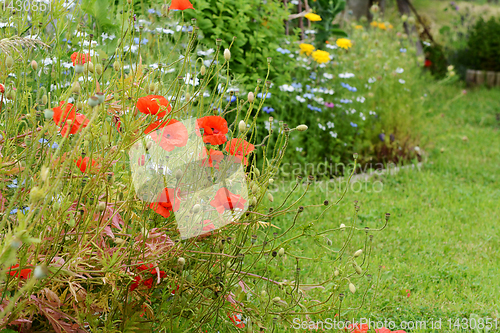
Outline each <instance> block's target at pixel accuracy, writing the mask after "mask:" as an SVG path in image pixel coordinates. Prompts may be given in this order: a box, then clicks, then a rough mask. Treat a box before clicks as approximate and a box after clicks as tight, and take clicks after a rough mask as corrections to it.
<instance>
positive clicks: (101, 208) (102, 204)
mask: <svg viewBox="0 0 500 333" xmlns="http://www.w3.org/2000/svg"><path fill="white" fill-rule="evenodd" d="M105 209H106V203H105V202H104V201H101V202H99V204H98V205H97V210H98V211H99V212H104V210H105Z"/></svg>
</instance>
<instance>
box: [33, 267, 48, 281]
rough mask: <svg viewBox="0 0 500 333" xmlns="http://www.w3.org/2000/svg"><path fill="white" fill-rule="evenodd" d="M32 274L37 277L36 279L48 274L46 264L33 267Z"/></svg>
mask: <svg viewBox="0 0 500 333" xmlns="http://www.w3.org/2000/svg"><path fill="white" fill-rule="evenodd" d="M33 274H34V276H35V278H37V279H38V280H41V279H43V278H44V277H46V276H47V275H48V274H49V270H48V269H47V266H45V265H38V266H36V267H35V270H34V272H33Z"/></svg>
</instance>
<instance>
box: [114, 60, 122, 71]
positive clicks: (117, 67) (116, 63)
mask: <svg viewBox="0 0 500 333" xmlns="http://www.w3.org/2000/svg"><path fill="white" fill-rule="evenodd" d="M121 68H122V66H121V64H120V62H119V61H115V62H114V63H113V69H114V70H115V71H117V72H118V71H119V70H120V69H121Z"/></svg>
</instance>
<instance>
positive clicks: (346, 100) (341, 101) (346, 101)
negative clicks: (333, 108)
mask: <svg viewBox="0 0 500 333" xmlns="http://www.w3.org/2000/svg"><path fill="white" fill-rule="evenodd" d="M340 103H344V104H348V103H352V101H351V100H350V99H346V98H342V99H341V100H340Z"/></svg>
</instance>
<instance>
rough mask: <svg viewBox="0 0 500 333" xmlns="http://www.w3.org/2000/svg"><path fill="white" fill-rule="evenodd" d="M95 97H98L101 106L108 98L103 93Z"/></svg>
mask: <svg viewBox="0 0 500 333" xmlns="http://www.w3.org/2000/svg"><path fill="white" fill-rule="evenodd" d="M95 95H96V96H97V99H98V100H99V104H102V103H104V99H105V98H106V95H104V93H102V92H96V93H95Z"/></svg>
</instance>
